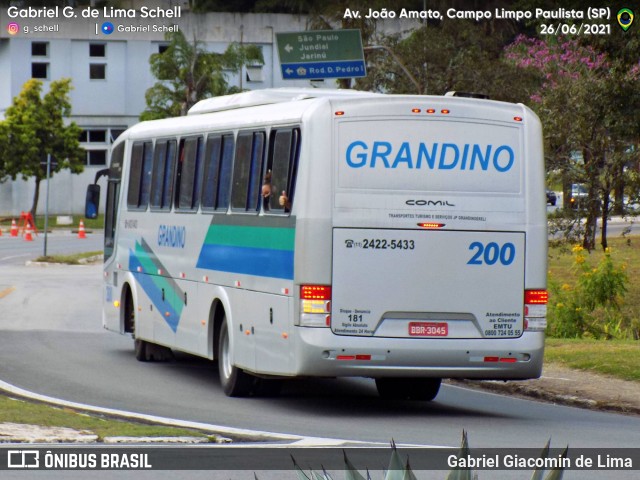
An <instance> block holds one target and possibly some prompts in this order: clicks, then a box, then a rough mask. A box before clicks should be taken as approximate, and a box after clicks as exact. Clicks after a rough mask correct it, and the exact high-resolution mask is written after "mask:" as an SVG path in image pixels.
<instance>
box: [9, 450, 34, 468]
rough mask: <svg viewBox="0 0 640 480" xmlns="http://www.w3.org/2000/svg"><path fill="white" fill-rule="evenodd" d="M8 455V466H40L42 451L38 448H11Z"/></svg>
mask: <svg viewBox="0 0 640 480" xmlns="http://www.w3.org/2000/svg"><path fill="white" fill-rule="evenodd" d="M7 457H8V458H7V467H8V468H39V467H40V452H38V450H9V451H8V452H7Z"/></svg>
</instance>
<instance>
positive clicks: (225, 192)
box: [215, 135, 234, 210]
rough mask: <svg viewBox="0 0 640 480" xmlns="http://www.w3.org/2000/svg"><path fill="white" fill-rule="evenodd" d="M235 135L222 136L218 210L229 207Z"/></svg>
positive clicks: (217, 196) (217, 197)
mask: <svg viewBox="0 0 640 480" xmlns="http://www.w3.org/2000/svg"><path fill="white" fill-rule="evenodd" d="M233 150H234V142H233V135H223V136H222V157H221V158H220V174H219V177H218V192H217V195H216V204H215V205H216V207H215V208H216V210H227V208H229V192H230V190H231V168H232V166H233Z"/></svg>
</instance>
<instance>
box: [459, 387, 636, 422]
mask: <svg viewBox="0 0 640 480" xmlns="http://www.w3.org/2000/svg"><path fill="white" fill-rule="evenodd" d="M448 383H450V384H452V385H457V386H462V387H467V388H473V389H479V390H487V391H490V392H497V393H508V394H510V395H516V396H519V397H522V398H527V399H533V400H542V401H545V402H548V403H554V404H558V405H565V406H568V407H578V408H584V409H588V410H597V411H602V412H611V413H624V414H629V415H640V408H638V407H635V406H633V405H628V404H617V403H611V402H604V401H597V400H594V399H591V398H585V397H581V396H578V395H566V394H559V393H555V392H551V391H548V390H544V389H541V388H537V387H532V386H529V385H527V384H524V383H516V382H502V381H498V380H449V381H448Z"/></svg>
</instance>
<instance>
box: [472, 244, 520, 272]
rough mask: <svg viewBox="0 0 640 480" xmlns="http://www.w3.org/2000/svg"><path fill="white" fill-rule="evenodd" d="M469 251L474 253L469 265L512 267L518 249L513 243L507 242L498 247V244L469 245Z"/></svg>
mask: <svg viewBox="0 0 640 480" xmlns="http://www.w3.org/2000/svg"><path fill="white" fill-rule="evenodd" d="M469 250H471V251H472V252H473V255H472V257H471V259H470V260H469V261H468V262H467V265H495V264H496V263H498V262H500V264H501V265H505V266H506V265H511V264H512V263H513V260H514V259H515V258H516V247H515V245H514V244H513V243H511V242H507V243H505V244H504V245H498V244H497V243H496V242H489V243H487V244H486V245H485V244H483V243H481V242H473V243H472V244H471V245H469Z"/></svg>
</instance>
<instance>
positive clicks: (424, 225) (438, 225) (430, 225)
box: [418, 222, 445, 229]
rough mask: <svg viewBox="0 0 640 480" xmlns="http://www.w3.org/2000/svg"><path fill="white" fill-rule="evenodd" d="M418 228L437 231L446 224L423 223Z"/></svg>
mask: <svg viewBox="0 0 640 480" xmlns="http://www.w3.org/2000/svg"><path fill="white" fill-rule="evenodd" d="M418 226H419V227H420V228H428V229H435V228H442V227H444V226H445V224H444V223H433V222H422V223H419V224H418Z"/></svg>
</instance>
